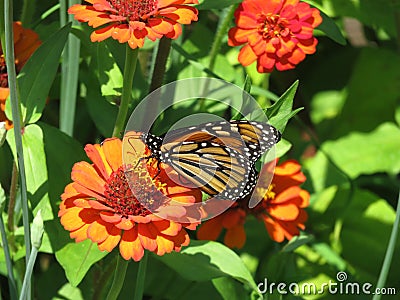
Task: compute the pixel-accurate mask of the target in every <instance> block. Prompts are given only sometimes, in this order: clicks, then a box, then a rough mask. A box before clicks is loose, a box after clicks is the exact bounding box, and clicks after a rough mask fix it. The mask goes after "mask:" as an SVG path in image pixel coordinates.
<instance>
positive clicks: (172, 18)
mask: <svg viewBox="0 0 400 300" xmlns="http://www.w3.org/2000/svg"><path fill="white" fill-rule="evenodd" d="M85 1H86V2H89V3H91V4H92V5H80V4H75V5H73V6H71V7H70V8H69V10H68V13H70V14H73V15H75V19H76V20H78V21H80V22H88V24H89V26H92V27H93V28H98V27H100V26H103V25H105V24H108V25H107V26H103V27H101V28H100V29H97V30H96V31H94V32H93V33H92V34H91V36H90V37H91V40H92V42H100V41H103V40H105V39H106V38H109V37H112V38H113V39H115V40H118V41H119V42H120V43H126V42H128V44H129V46H130V47H131V48H132V49H135V48H137V47H143V44H144V39H145V37H146V36H147V37H148V38H149V39H150V40H152V41H155V40H156V39H159V38H161V37H163V36H166V37H168V38H171V39H176V38H177V37H178V36H179V35H180V34H181V33H182V28H181V24H190V23H191V22H192V21H197V13H198V11H197V9H196V8H194V7H191V6H188V5H186V4H198V0H141V1H138V0H85Z"/></svg>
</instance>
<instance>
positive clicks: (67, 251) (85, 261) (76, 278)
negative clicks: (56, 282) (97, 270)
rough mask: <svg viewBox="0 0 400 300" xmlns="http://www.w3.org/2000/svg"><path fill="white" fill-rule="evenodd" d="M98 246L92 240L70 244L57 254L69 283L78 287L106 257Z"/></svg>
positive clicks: (105, 253)
mask: <svg viewBox="0 0 400 300" xmlns="http://www.w3.org/2000/svg"><path fill="white" fill-rule="evenodd" d="M107 254H108V252H106V251H104V252H101V251H100V250H99V249H98V248H97V245H96V244H94V243H93V242H92V241H90V240H85V241H83V242H80V243H70V244H67V245H66V246H65V247H64V248H62V249H61V250H59V251H57V252H56V258H57V261H58V262H59V263H60V265H61V266H62V267H63V268H64V270H65V275H66V276H67V279H68V281H69V282H70V283H71V284H72V285H73V286H77V285H78V284H79V283H80V282H81V281H82V279H83V277H85V275H86V273H87V272H88V271H89V269H90V267H91V266H92V265H93V264H94V263H96V262H98V261H99V260H101V259H102V258H103V257H104V256H106V255H107Z"/></svg>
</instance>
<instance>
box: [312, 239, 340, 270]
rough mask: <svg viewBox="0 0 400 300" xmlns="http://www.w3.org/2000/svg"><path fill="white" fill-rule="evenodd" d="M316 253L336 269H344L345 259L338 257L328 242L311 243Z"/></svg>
mask: <svg viewBox="0 0 400 300" xmlns="http://www.w3.org/2000/svg"><path fill="white" fill-rule="evenodd" d="M312 247H313V249H314V250H315V252H316V253H318V254H319V255H321V257H323V258H324V259H325V260H326V262H327V263H328V264H330V265H331V266H335V267H336V268H337V269H338V270H345V268H346V265H347V263H346V261H345V260H344V259H343V258H341V257H340V255H339V254H337V253H336V252H335V251H334V250H333V249H332V248H331V247H330V246H329V245H328V244H326V243H315V244H314V245H312Z"/></svg>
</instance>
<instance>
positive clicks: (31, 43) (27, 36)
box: [0, 22, 41, 129]
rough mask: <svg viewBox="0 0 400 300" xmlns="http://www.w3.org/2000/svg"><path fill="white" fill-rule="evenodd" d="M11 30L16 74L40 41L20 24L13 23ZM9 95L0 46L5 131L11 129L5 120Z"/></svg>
mask: <svg viewBox="0 0 400 300" xmlns="http://www.w3.org/2000/svg"><path fill="white" fill-rule="evenodd" d="M13 30H14V55H15V67H16V71H17V73H18V72H19V71H21V69H22V67H23V66H24V64H25V63H26V61H27V60H28V58H29V57H31V55H32V53H33V52H35V50H36V49H37V48H38V47H39V46H40V44H41V41H40V40H39V35H38V34H37V33H36V32H34V31H33V30H31V29H25V28H23V27H22V26H21V22H14V23H13ZM9 94H10V90H9V88H8V74H7V66H6V61H5V57H4V53H3V48H2V46H1V44H0V122H5V123H6V129H10V128H12V122H11V121H10V120H8V119H7V117H6V114H5V109H6V100H7V98H8V95H9Z"/></svg>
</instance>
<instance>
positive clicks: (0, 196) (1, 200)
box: [0, 183, 6, 214]
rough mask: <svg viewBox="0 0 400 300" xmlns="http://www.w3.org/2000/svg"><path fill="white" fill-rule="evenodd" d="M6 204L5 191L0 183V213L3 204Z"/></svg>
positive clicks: (0, 212)
mask: <svg viewBox="0 0 400 300" xmlns="http://www.w3.org/2000/svg"><path fill="white" fill-rule="evenodd" d="M5 205H6V193H5V192H4V189H3V187H2V185H1V183H0V214H2V213H3V210H4V206H5Z"/></svg>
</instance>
